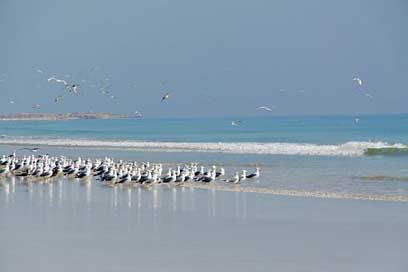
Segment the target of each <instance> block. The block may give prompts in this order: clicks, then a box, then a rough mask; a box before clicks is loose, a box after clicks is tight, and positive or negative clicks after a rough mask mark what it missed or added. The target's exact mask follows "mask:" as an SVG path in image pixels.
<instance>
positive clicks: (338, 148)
mask: <svg viewBox="0 0 408 272" xmlns="http://www.w3.org/2000/svg"><path fill="white" fill-rule="evenodd" d="M0 144H3V145H35V146H49V147H78V148H81V147H82V148H115V149H121V150H129V149H130V150H146V151H169V152H219V153H232V154H265V155H309V156H363V155H384V154H386V155H391V154H394V153H395V154H400V153H404V154H405V153H406V154H408V146H406V145H404V144H387V143H384V142H347V143H344V144H338V145H335V144H333V145H319V144H310V143H256V142H244V143H243V142H240V143H237V142H236V143H190V142H189V143H187V142H149V141H112V140H90V139H68V138H31V137H2V138H0ZM384 150H387V152H382V151H384Z"/></svg>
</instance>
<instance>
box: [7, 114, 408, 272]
mask: <svg viewBox="0 0 408 272" xmlns="http://www.w3.org/2000/svg"><path fill="white" fill-rule="evenodd" d="M359 118H360V120H359V122H357V123H356V122H355V117H354V116H322V117H274V116H271V117H253V118H240V119H239V120H241V125H240V126H239V127H234V126H232V125H231V122H232V120H234V119H231V118H219V119H217V118H212V119H204V118H203V119H129V120H76V121H75V120H73V121H58V122H51V121H36V122H28V121H21V122H0V134H1V135H2V136H1V137H0V154H6V155H8V154H10V153H12V152H16V154H17V155H18V156H20V157H21V156H24V155H29V154H31V151H29V150H26V149H23V148H27V147H34V146H39V147H40V148H41V150H40V151H39V152H38V154H40V153H48V154H50V155H51V156H61V155H63V156H67V157H69V158H73V159H75V158H77V157H79V156H81V157H83V158H103V157H105V156H109V157H113V158H114V159H116V160H119V159H123V160H137V161H151V162H162V163H163V166H164V168H167V167H174V166H176V165H181V164H183V163H185V162H191V161H194V162H199V163H201V164H204V165H206V166H207V167H210V166H211V165H216V166H218V167H220V166H223V167H225V170H226V177H227V178H228V177H231V176H232V175H233V174H234V173H235V172H236V171H241V170H242V169H247V170H248V172H249V173H251V172H252V171H254V168H255V166H256V165H258V166H260V167H261V176H260V177H259V178H258V179H254V180H246V181H242V183H241V184H239V185H235V184H226V183H225V182H223V181H222V180H219V181H216V182H214V183H213V184H210V185H205V184H200V183H194V182H191V183H188V182H187V183H186V184H185V185H183V186H168V185H166V184H157V185H154V186H151V187H144V186H133V187H129V186H121V185H117V186H113V187H112V186H111V187H109V186H103V185H102V184H101V183H100V182H98V181H97V180H95V179H93V180H85V181H79V180H76V179H74V178H67V177H60V178H56V179H53V180H52V182H41V181H33V182H29V181H28V182H27V181H25V180H22V179H19V178H17V177H13V176H12V177H1V178H0V218H1V220H0V230H1V233H2V234H1V235H0V241H1V243H2V246H1V247H0V271H4V272H8V271H27V270H30V269H33V268H34V269H35V270H41V271H46V272H48V271H67V272H70V271H83V270H91V271H104V272H105V271H106V272H108V271H109V272H110V271H120V272H128V271H135V268H136V269H140V270H143V271H178V272H180V271H209V270H211V271H235V272H240V271H271V270H273V269H275V270H278V271H288V272H289V271H336V272H337V271H338V272H340V271H372V272H374V271H375V272H377V271H378V272H380V271H401V272H402V271H407V268H408V262H407V252H408V251H407V243H406V241H407V239H406V234H405V232H406V229H407V226H408V217H407V216H406V214H407V213H406V212H407V202H408V167H407V165H408V156H407V153H406V152H405V149H406V147H405V145H406V144H407V143H408V130H407V126H406V124H405V123H406V122H407V120H408V115H387V116H359Z"/></svg>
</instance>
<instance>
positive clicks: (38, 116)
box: [0, 112, 142, 121]
mask: <svg viewBox="0 0 408 272" xmlns="http://www.w3.org/2000/svg"><path fill="white" fill-rule="evenodd" d="M141 117H142V116H141V115H138V114H134V115H132V114H130V115H126V114H113V113H109V112H95V113H94V112H74V113H26V112H22V113H12V114H0V121H65V120H95V119H134V118H141Z"/></svg>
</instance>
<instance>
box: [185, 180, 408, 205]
mask: <svg viewBox="0 0 408 272" xmlns="http://www.w3.org/2000/svg"><path fill="white" fill-rule="evenodd" d="M182 186H184V187H187V188H196V189H206V190H219V191H225V192H244V193H259V194H270V195H277V196H290V197H307V198H330V199H351V200H371V201H389V202H408V196H401V195H376V194H354V193H335V192H322V191H300V190H286V189H270V188H258V187H243V186H240V185H232V186H226V185H222V184H217V183H211V184H201V183H184V184H183V185H182Z"/></svg>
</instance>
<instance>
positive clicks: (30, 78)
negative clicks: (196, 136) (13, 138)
mask: <svg viewBox="0 0 408 272" xmlns="http://www.w3.org/2000/svg"><path fill="white" fill-rule="evenodd" d="M407 25H408V2H407V1H406V0H390V1H384V0H357V1H356V0H343V1H338V0H337V1H334V0H309V1H300V0H298V1H294V0H276V1H270V0H269V1H268V0H253V1H246V0H217V1H214V0H208V1H191V0H138V1H134V0H121V1H104V0H87V1H83V0H70V1H66V0H64V1H63V0H38V1H15V0H0V33H1V34H2V42H1V43H0V92H1V98H2V99H1V101H0V106H1V112H3V113H6V112H7V113H9V112H32V111H39V112H76V111H94V112H98V111H107V112H113V113H132V112H134V111H141V112H142V113H143V114H144V115H145V116H146V117H194V116H203V117H206V116H253V115H310V114H312V115H314V114H319V115H320V114H323V115H324V114H351V115H353V114H362V113H401V112H407V106H406V101H408V87H407V86H408V83H407V79H408V77H407V75H408V73H407V71H408V54H407V53H408V52H407V51H408V35H407V32H406V26H407ZM38 69H40V70H41V71H43V73H42V74H41V73H39V72H37V71H36V70H38ZM51 76H57V77H61V78H65V79H66V80H67V81H69V82H70V83H76V84H79V86H80V87H79V89H80V93H81V94H80V95H78V96H76V95H72V94H70V95H68V94H67V95H65V98H64V99H63V100H62V101H60V102H59V103H54V102H53V100H54V98H55V97H56V96H57V95H59V94H62V93H64V90H63V88H62V86H61V84H57V83H56V82H48V81H47V78H49V77H51ZM356 76H358V77H360V78H361V79H362V80H363V85H362V86H361V87H359V86H358V85H357V84H356V82H354V81H353V80H352V78H353V77H356ZM101 88H105V90H108V91H109V92H110V93H109V94H108V95H104V94H102V93H101ZM168 91H170V92H171V97H170V99H168V100H166V101H164V102H161V96H162V95H163V94H164V93H166V92H168ZM366 94H369V95H370V96H371V97H372V98H370V97H369V96H368V95H366ZM111 95H114V97H115V99H112V98H111V97H110V96H111ZM10 100H12V101H13V102H14V103H13V104H12V103H10ZM37 103H38V104H40V105H41V108H40V109H37V110H34V109H32V105H33V104H37ZM264 105H265V106H269V107H272V106H275V107H276V108H275V109H274V110H273V111H272V112H266V111H261V110H258V109H257V107H259V106H264Z"/></svg>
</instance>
